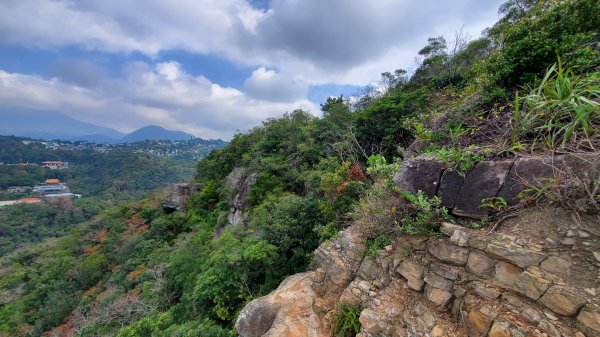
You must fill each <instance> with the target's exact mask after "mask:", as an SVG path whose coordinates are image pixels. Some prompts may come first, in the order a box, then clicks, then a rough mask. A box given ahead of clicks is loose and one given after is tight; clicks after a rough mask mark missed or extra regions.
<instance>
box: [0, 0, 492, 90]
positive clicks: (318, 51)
mask: <svg viewBox="0 0 600 337" xmlns="http://www.w3.org/2000/svg"><path fill="white" fill-rule="evenodd" d="M501 2H502V0H490V1H480V0H456V1H444V0H410V1H408V0H404V1H401V0H378V1H371V0H355V1H346V0H328V1H320V0H285V1H284V0H273V1H272V2H271V7H272V8H271V9H269V10H268V11H267V12H264V11H262V10H259V9H256V8H253V7H252V6H251V5H250V4H249V3H248V2H246V1H244V0H205V1H197V0H172V1H162V0H146V1H143V2H139V1H134V0H104V1H92V0H81V1H69V0H6V1H4V3H3V10H2V11H0V41H3V42H8V43H16V44H24V45H27V46H37V47H61V46H66V45H74V44H75V45H82V46H84V47H86V48H90V49H98V50H102V51H107V52H124V53H128V52H133V51H139V52H142V53H145V54H147V55H150V56H154V55H157V53H159V52H160V51H165V50H171V49H176V48H181V49H185V50H188V51H192V52H196V53H211V54H217V55H220V56H223V57H226V58H228V59H230V60H232V61H233V62H235V63H238V64H244V65H250V66H266V67H267V68H269V69H279V70H280V71H281V72H283V73H287V74H296V75H295V76H296V77H299V76H301V77H302V78H303V79H304V80H306V81H307V82H309V83H338V84H341V83H343V82H344V83H346V84H366V83H368V82H370V81H372V80H373V79H375V77H377V76H378V74H379V73H380V72H382V71H393V70H394V69H396V68H399V67H407V65H409V64H410V63H412V56H413V55H414V54H415V53H416V51H417V50H418V49H419V47H421V46H422V45H424V44H425V42H426V38H427V37H428V36H436V35H440V34H444V35H446V36H447V37H449V35H452V34H453V33H454V32H455V31H456V30H458V29H459V28H460V27H461V26H462V25H465V28H466V30H467V31H470V32H471V33H473V34H474V35H478V34H479V32H480V30H481V29H482V28H484V27H485V26H486V25H489V24H491V23H493V21H494V20H495V19H496V18H497V15H496V10H497V8H498V5H499V4H500V3H501ZM23 23H27V24H23ZM394 51H396V52H394ZM382 55H388V58H387V59H386V60H384V62H383V63H381V62H378V61H381V59H382ZM408 55H410V56H408ZM389 63H392V64H390V65H391V67H389V68H386V69H383V65H384V64H385V65H386V66H388V64H389ZM376 64H380V66H376ZM366 68H368V69H374V70H376V71H375V74H373V73H367V72H365V71H361V69H366ZM349 73H351V74H354V75H352V76H350V75H348V74H349Z"/></svg>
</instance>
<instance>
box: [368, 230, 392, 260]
mask: <svg viewBox="0 0 600 337" xmlns="http://www.w3.org/2000/svg"><path fill="white" fill-rule="evenodd" d="M391 243H392V239H391V238H390V237H389V236H387V235H379V236H377V237H375V238H374V239H368V240H367V252H366V254H367V257H371V258H372V257H374V256H375V254H377V251H378V250H380V249H383V248H384V247H385V246H387V245H389V244H391Z"/></svg>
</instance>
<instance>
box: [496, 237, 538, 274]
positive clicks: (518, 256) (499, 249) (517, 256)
mask: <svg viewBox="0 0 600 337" xmlns="http://www.w3.org/2000/svg"><path fill="white" fill-rule="evenodd" d="M485 251H486V252H487V253H489V254H491V255H494V256H496V257H499V258H501V259H505V260H507V261H509V262H511V263H513V264H516V265H517V266H519V267H522V268H527V267H530V266H539V265H540V262H542V261H543V260H544V259H546V255H545V254H542V253H539V252H535V251H532V250H529V249H525V248H522V247H520V246H517V245H503V244H501V243H499V242H495V243H490V244H488V245H487V248H486V249H485Z"/></svg>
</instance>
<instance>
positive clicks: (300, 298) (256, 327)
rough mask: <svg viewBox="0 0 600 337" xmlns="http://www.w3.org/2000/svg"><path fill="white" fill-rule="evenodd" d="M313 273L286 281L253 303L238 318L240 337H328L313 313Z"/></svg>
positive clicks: (236, 325) (237, 326)
mask: <svg viewBox="0 0 600 337" xmlns="http://www.w3.org/2000/svg"><path fill="white" fill-rule="evenodd" d="M313 278H314V272H308V273H304V274H296V275H293V276H290V277H288V278H287V279H285V280H284V281H283V282H282V283H281V285H280V286H279V288H277V290H275V291H273V292H272V293H270V294H269V295H267V296H264V297H260V298H258V299H256V300H254V301H252V302H250V303H249V304H248V305H247V306H246V307H245V308H244V309H242V311H241V312H240V315H239V316H238V319H237V321H236V322H235V329H236V330H237V332H238V333H239V335H240V337H297V336H306V337H328V336H329V331H327V330H326V329H324V328H323V327H322V326H321V322H320V320H319V317H318V316H317V314H316V313H315V312H314V311H313V303H314V299H315V297H316V294H315V292H314V291H313V290H312V288H311V283H312V281H313Z"/></svg>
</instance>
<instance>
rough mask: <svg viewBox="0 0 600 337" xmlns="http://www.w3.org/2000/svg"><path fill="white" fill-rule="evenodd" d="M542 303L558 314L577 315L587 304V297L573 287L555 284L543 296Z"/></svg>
mask: <svg viewBox="0 0 600 337" xmlns="http://www.w3.org/2000/svg"><path fill="white" fill-rule="evenodd" d="M540 303H542V304H543V305H545V306H546V307H548V308H549V309H550V310H552V311H554V312H555V313H557V314H560V315H564V316H575V315H577V312H578V311H579V309H580V308H581V307H582V306H583V305H584V304H585V299H583V298H582V297H581V295H579V294H577V293H576V292H575V291H573V289H571V288H568V287H563V286H553V287H551V288H550V289H548V291H546V293H545V294H544V296H542V298H541V299H540Z"/></svg>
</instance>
